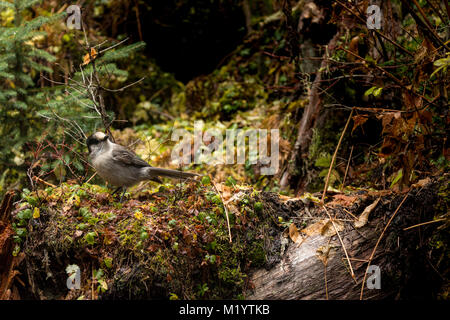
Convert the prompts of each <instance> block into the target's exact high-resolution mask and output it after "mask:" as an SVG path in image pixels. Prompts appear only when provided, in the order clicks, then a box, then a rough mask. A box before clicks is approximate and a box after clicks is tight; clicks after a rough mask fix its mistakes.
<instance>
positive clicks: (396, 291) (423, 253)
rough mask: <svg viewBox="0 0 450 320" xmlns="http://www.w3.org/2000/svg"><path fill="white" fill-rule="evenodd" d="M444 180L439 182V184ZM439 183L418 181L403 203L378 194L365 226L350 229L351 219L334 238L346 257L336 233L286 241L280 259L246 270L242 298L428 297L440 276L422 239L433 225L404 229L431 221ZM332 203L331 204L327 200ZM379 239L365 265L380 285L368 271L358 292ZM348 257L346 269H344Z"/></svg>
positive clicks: (352, 225)
mask: <svg viewBox="0 0 450 320" xmlns="http://www.w3.org/2000/svg"><path fill="white" fill-rule="evenodd" d="M446 184H447V182H444V186H445V185H446ZM439 185H440V184H439V183H437V182H436V181H435V182H434V183H428V184H427V185H424V186H422V185H419V188H416V189H413V190H411V191H410V192H409V194H408V195H407V197H406V200H405V202H404V203H402V202H401V200H402V199H403V198H404V197H405V196H404V195H394V194H391V195H386V196H384V197H381V201H380V203H379V204H378V205H377V207H375V209H374V210H373V212H371V213H370V218H369V222H367V224H366V225H364V226H363V227H361V228H356V227H355V223H350V224H347V225H346V227H345V228H344V230H342V231H341V232H340V236H341V237H342V239H343V244H344V246H345V248H346V251H347V253H348V256H349V259H347V258H346V255H345V252H344V250H343V247H342V244H341V243H340V241H339V239H338V236H337V235H333V236H331V237H329V236H325V235H322V234H320V232H316V234H314V235H312V236H309V237H307V238H306V239H302V241H301V242H300V243H298V244H297V243H294V244H291V245H289V248H288V249H287V250H286V253H285V254H284V255H283V257H282V259H281V261H280V262H279V263H277V264H276V265H275V266H274V267H272V268H270V269H269V270H265V269H259V270H256V271H254V272H253V273H252V274H251V276H250V279H251V282H252V284H253V289H252V290H249V292H248V295H247V298H248V299H307V300H308V299H360V298H361V299H383V298H412V297H414V298H427V297H428V298H430V297H431V292H435V291H436V290H437V289H438V288H439V282H440V281H441V280H442V279H441V277H442V276H441V275H440V274H439V273H438V272H437V271H436V270H433V269H435V268H434V267H433V265H432V263H431V262H430V259H429V258H428V254H429V251H428V249H429V247H428V240H429V239H430V235H431V232H432V231H433V230H435V229H436V227H437V226H436V225H434V226H429V225H428V226H429V228H428V229H427V228H423V227H425V225H424V226H419V227H417V228H410V229H407V227H409V226H412V225H415V224H418V223H420V222H423V221H429V220H432V219H433V216H435V215H436V213H437V212H436V211H437V210H439V209H437V208H436V204H437V202H438V195H437V194H438V189H439ZM374 196H376V195H375V194H372V195H371V196H368V199H369V200H370V201H373V199H374ZM366 203H367V202H366ZM400 204H402V205H401V206H400ZM332 205H333V204H332V202H331V203H329V204H327V206H332ZM338 208H339V205H337V206H335V209H336V210H334V211H335V212H336V211H339V210H340V209H338ZM397 208H398V212H397V216H395V217H394V219H393V220H392V223H391V225H390V226H388V228H387V230H386V233H385V234H384V236H383V238H381V239H380V236H381V233H382V231H383V228H384V227H385V226H386V224H387V222H388V220H389V218H390V217H392V215H393V214H394V213H395V210H396V209H397ZM318 210H320V209H318ZM331 210H333V209H331ZM444 213H445V212H444ZM297 214H298V215H304V214H305V213H304V212H299V213H297ZM404 229H407V230H404ZM319 231H320V230H319ZM379 239H380V245H379V246H378V248H377V250H376V252H375V254H374V257H373V259H372V260H371V261H370V265H371V266H373V268H374V269H377V268H379V269H378V270H379V271H380V273H379V274H378V281H380V287H379V288H378V289H377V288H374V284H375V282H376V281H377V279H375V277H376V275H375V273H372V272H369V274H367V277H366V283H364V290H363V292H362V294H361V291H362V281H363V280H364V279H365V277H364V274H365V272H366V269H367V264H368V262H369V259H370V257H371V254H372V253H373V250H374V247H375V245H376V243H377V241H378V240H379ZM427 239H428V240H427ZM349 261H350V263H351V266H352V268H349ZM351 269H353V270H354V273H355V278H352V276H351ZM375 271H376V270H375ZM368 286H369V289H368V288H367V287H368ZM370 288H371V289H370Z"/></svg>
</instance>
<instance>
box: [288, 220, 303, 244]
mask: <svg viewBox="0 0 450 320" xmlns="http://www.w3.org/2000/svg"><path fill="white" fill-rule="evenodd" d="M289 238H291V240H292V242H294V243H302V242H303V238H302V236H301V235H300V233H299V232H298V229H297V227H296V226H295V224H294V223H291V225H290V226H289Z"/></svg>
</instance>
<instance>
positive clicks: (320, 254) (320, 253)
mask: <svg viewBox="0 0 450 320" xmlns="http://www.w3.org/2000/svg"><path fill="white" fill-rule="evenodd" d="M334 247H335V246H333V245H326V246H321V247H319V248H317V250H316V255H317V258H319V260H320V261H322V263H323V264H324V265H326V264H327V262H328V258H329V257H330V251H331V249H333V248H334Z"/></svg>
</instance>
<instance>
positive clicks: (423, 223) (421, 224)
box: [403, 219, 446, 231]
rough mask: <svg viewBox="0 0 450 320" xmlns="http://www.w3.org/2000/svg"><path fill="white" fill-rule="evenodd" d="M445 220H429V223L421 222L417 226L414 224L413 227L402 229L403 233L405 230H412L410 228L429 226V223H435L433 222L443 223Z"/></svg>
mask: <svg viewBox="0 0 450 320" xmlns="http://www.w3.org/2000/svg"><path fill="white" fill-rule="evenodd" d="M445 220H446V219H436V220H431V221H427V222H422V223H419V224H415V225H413V226H410V227H408V228H404V229H403V231H406V230H409V229H412V228H416V227H420V226H424V225H426V224H430V223H435V222H441V221H445Z"/></svg>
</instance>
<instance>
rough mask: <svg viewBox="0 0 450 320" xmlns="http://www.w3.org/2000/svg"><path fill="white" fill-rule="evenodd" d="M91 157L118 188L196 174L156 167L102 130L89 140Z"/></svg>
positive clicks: (105, 178) (105, 177)
mask: <svg viewBox="0 0 450 320" xmlns="http://www.w3.org/2000/svg"><path fill="white" fill-rule="evenodd" d="M87 146H88V149H89V157H90V158H91V162H92V165H93V166H94V168H95V170H96V171H97V174H98V175H99V176H100V177H102V178H103V179H104V180H106V181H107V182H108V183H110V184H112V185H114V186H117V187H125V188H127V187H131V186H133V185H135V184H137V183H139V182H141V181H145V180H153V181H156V182H160V183H161V180H160V179H159V178H158V177H169V178H174V179H188V178H192V177H195V176H198V174H196V173H191V172H182V171H177V170H170V169H163V168H155V167H152V166H150V165H149V164H148V163H147V162H145V161H144V160H142V159H141V158H139V157H138V156H137V155H136V154H134V153H133V152H132V151H130V150H128V149H127V148H125V147H123V146H121V145H119V144H116V143H113V142H111V141H110V140H109V137H108V136H107V135H105V134H104V133H102V132H96V133H94V134H93V135H91V136H90V137H89V138H88V139H87Z"/></svg>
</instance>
